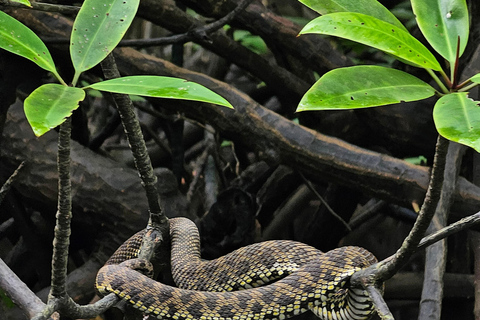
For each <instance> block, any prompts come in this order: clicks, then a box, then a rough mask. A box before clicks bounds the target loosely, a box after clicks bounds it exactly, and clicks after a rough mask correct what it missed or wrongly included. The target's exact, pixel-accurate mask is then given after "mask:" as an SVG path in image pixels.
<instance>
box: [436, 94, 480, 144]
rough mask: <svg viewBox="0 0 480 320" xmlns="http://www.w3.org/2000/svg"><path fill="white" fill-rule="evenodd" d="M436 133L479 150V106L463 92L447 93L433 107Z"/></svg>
mask: <svg viewBox="0 0 480 320" xmlns="http://www.w3.org/2000/svg"><path fill="white" fill-rule="evenodd" d="M433 120H434V121H435V126H436V127H437V131H438V133H440V134H441V135H442V136H443V137H445V138H447V139H448V140H451V141H455V142H458V143H461V144H464V145H467V146H469V147H472V148H474V149H475V150H476V151H477V152H479V151H480V107H479V106H478V101H473V100H472V99H470V98H468V96H467V94H466V93H465V92H460V93H451V94H447V95H445V96H443V97H441V98H440V99H438V101H437V103H436V104H435V107H434V108H433Z"/></svg>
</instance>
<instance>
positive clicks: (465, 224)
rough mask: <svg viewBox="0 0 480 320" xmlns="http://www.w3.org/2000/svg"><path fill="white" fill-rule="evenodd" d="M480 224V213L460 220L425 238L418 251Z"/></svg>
mask: <svg viewBox="0 0 480 320" xmlns="http://www.w3.org/2000/svg"><path fill="white" fill-rule="evenodd" d="M479 222H480V212H477V213H475V214H473V215H471V216H468V217H465V218H463V219H461V220H458V221H457V222H455V223H452V224H451V225H449V226H446V227H445V228H443V229H441V230H438V231H437V232H435V233H433V234H431V235H429V236H427V237H425V238H423V239H422V241H420V243H419V244H418V249H419V250H420V249H423V248H425V247H428V246H429V245H431V244H432V243H435V242H437V241H439V240H442V239H444V238H446V237H448V236H450V235H452V234H455V233H457V232H460V231H462V230H465V229H468V228H471V227H473V226H474V225H476V224H477V223H479Z"/></svg>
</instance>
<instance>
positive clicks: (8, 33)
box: [0, 11, 61, 80]
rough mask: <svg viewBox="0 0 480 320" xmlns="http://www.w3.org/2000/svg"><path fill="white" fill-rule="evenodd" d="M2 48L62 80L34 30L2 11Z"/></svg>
mask: <svg viewBox="0 0 480 320" xmlns="http://www.w3.org/2000/svg"><path fill="white" fill-rule="evenodd" d="M0 48H2V49H5V50H7V51H10V52H12V53H14V54H18V55H19V56H22V57H24V58H26V59H29V60H31V61H33V62H34V63H36V64H37V65H38V66H39V67H40V68H43V69H45V70H47V71H50V72H52V73H53V74H54V75H55V76H56V77H57V79H59V80H61V77H60V75H59V74H58V73H57V70H56V69H55V63H54V62H53V59H52V56H51V55H50V52H49V51H48V49H47V47H46V46H45V44H44V43H43V42H42V40H40V38H39V37H38V36H37V35H36V34H35V33H33V31H32V30H30V29H29V28H27V27H26V26H25V25H23V24H22V23H20V22H19V21H18V20H16V19H14V18H12V17H10V16H9V15H8V14H6V13H4V12H3V11H0Z"/></svg>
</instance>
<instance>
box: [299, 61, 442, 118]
mask: <svg viewBox="0 0 480 320" xmlns="http://www.w3.org/2000/svg"><path fill="white" fill-rule="evenodd" d="M434 94H435V89H434V88H433V87H431V86H430V85H429V84H427V83H425V82H423V81H422V80H420V79H418V78H416V77H414V76H412V75H410V74H408V73H405V72H403V71H399V70H395V69H390V68H385V67H379V66H355V67H348V68H339V69H335V70H332V71H330V72H327V73H326V74H325V75H323V77H321V78H320V79H319V80H318V81H317V82H316V83H315V84H314V85H313V86H312V87H311V88H310V89H309V90H308V91H307V93H306V94H305V95H304V96H303V98H302V100H301V101H300V104H299V105H298V109H297V111H306V110H329V109H353V108H366V107H376V106H381V105H386V104H392V103H398V102H402V101H415V100H421V99H425V98H428V97H431V96H433V95H434Z"/></svg>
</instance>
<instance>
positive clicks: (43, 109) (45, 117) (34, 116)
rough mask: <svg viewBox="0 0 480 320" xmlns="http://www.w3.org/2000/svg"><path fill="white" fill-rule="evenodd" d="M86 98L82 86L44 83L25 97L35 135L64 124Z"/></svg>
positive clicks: (26, 108)
mask: <svg viewBox="0 0 480 320" xmlns="http://www.w3.org/2000/svg"><path fill="white" fill-rule="evenodd" d="M84 98H85V91H83V90H82V89H80V88H75V87H67V86H63V85H59V84H54V83H49V84H44V85H42V86H41V87H38V88H37V89H35V91H33V92H32V93H31V94H30V95H29V96H28V97H27V99H25V103H24V108H25V115H26V116H27V120H28V122H29V123H30V126H31V127H32V129H33V132H34V133H35V135H36V136H41V135H42V134H44V133H45V132H47V131H49V130H50V129H53V128H55V127H56V126H58V125H60V124H62V123H63V122H64V121H65V119H66V118H67V117H69V116H70V115H71V114H72V111H73V110H75V109H77V108H78V103H79V102H80V101H82V100H83V99H84Z"/></svg>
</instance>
